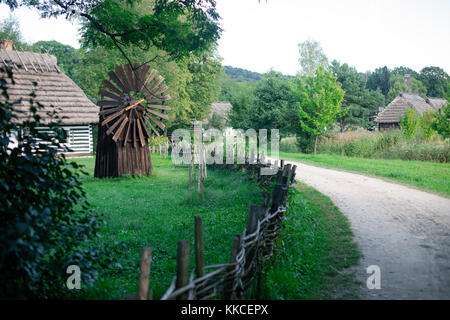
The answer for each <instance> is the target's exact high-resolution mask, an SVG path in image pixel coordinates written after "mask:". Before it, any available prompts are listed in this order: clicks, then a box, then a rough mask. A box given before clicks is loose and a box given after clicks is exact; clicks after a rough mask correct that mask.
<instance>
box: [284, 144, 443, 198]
mask: <svg viewBox="0 0 450 320" xmlns="http://www.w3.org/2000/svg"><path fill="white" fill-rule="evenodd" d="M280 158H281V159H291V160H298V161H300V162H304V163H309V164H313V165H316V166H321V167H326V168H336V169H342V170H346V171H351V172H356V173H362V174H366V175H370V176H377V177H381V178H385V179H387V180H391V181H394V182H399V183H402V184H405V185H409V186H413V187H417V188H419V189H423V190H427V191H431V192H434V193H437V194H440V195H443V196H446V197H449V196H450V165H449V164H448V163H436V162H424V161H405V160H386V159H366V158H352V157H345V156H337V155H328V154H318V155H315V156H314V155H312V154H302V153H288V152H280Z"/></svg>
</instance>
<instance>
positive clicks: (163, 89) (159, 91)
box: [153, 85, 169, 96]
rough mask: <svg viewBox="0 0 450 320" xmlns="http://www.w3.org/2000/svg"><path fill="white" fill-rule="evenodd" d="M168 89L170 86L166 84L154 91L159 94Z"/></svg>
mask: <svg viewBox="0 0 450 320" xmlns="http://www.w3.org/2000/svg"><path fill="white" fill-rule="evenodd" d="M167 89H169V87H168V86H166V85H164V86H161V87H160V88H159V89H158V90H156V91H155V92H153V94H154V95H155V96H157V95H158V94H161V93H163V92H164V91H166V90H167Z"/></svg>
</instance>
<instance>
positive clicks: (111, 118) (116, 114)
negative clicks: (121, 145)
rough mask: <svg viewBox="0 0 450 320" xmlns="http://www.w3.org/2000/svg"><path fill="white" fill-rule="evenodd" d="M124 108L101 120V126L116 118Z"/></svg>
mask: <svg viewBox="0 0 450 320" xmlns="http://www.w3.org/2000/svg"><path fill="white" fill-rule="evenodd" d="M124 111H125V109H122V110H120V111H119V112H117V113H115V114H113V115H111V116H109V117H108V118H106V119H105V120H103V122H102V123H101V124H102V126H104V125H105V124H107V123H109V122H111V121H112V120H114V119H116V118H117V117H118V116H120V115H122V113H124Z"/></svg>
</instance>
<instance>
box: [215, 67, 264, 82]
mask: <svg viewBox="0 0 450 320" xmlns="http://www.w3.org/2000/svg"><path fill="white" fill-rule="evenodd" d="M224 68H225V74H226V75H227V76H228V77H229V78H231V79H233V80H236V81H239V82H257V81H259V80H261V79H262V77H263V75H262V74H261V73H258V72H253V71H249V70H245V69H241V68H234V67H230V66H225V67H224Z"/></svg>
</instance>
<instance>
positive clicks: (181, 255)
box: [175, 240, 190, 300]
mask: <svg viewBox="0 0 450 320" xmlns="http://www.w3.org/2000/svg"><path fill="white" fill-rule="evenodd" d="M189 251H190V250H189V241H187V240H180V241H178V251H177V278H176V281H175V288H176V289H181V288H183V287H184V286H186V285H187V284H188V283H189ZM187 298H188V293H187V292H186V293H183V294H180V295H179V296H177V300H186V299H187Z"/></svg>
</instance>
